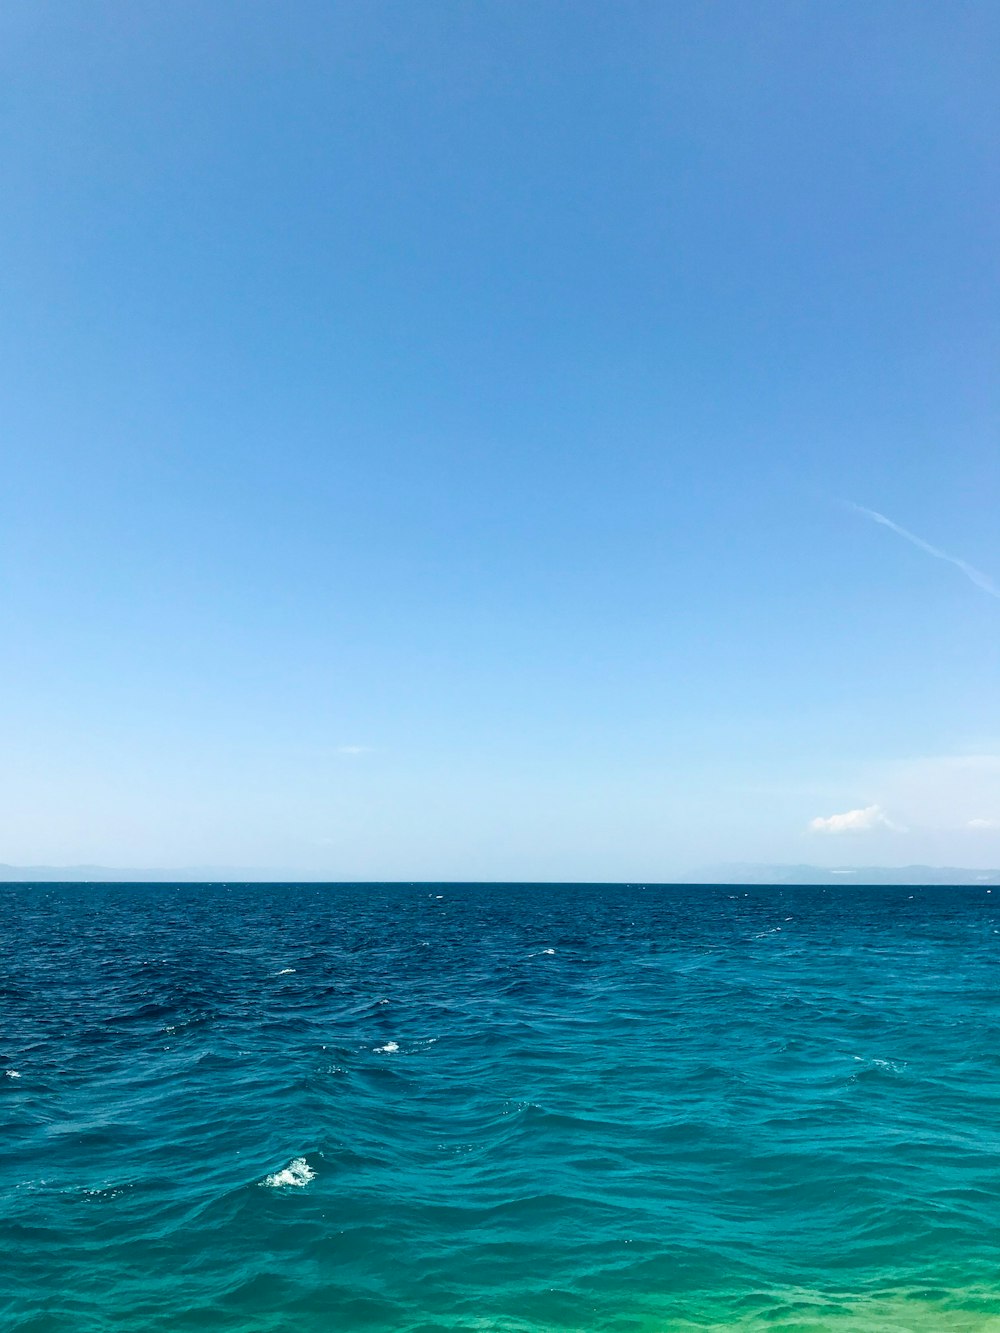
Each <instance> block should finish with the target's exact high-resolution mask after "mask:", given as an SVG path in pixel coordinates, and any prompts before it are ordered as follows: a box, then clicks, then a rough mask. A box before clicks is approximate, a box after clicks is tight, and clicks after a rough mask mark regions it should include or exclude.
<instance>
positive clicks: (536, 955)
mask: <svg viewBox="0 0 1000 1333" xmlns="http://www.w3.org/2000/svg"><path fill="white" fill-rule="evenodd" d="M543 953H555V949H536V950H535V952H534V953H529V954H528V957H529V958H539V957H540V956H541V955H542V954H543Z"/></svg>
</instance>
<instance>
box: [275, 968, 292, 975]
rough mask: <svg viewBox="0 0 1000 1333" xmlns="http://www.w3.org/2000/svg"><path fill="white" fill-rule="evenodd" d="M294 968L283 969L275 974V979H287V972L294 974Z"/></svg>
mask: <svg viewBox="0 0 1000 1333" xmlns="http://www.w3.org/2000/svg"><path fill="white" fill-rule="evenodd" d="M294 971H295V968H294V967H283V968H282V969H281V971H280V972H275V974H274V975H275V976H276V977H287V976H288V974H289V972H294Z"/></svg>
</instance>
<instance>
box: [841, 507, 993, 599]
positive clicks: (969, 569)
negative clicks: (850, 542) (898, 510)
mask: <svg viewBox="0 0 1000 1333" xmlns="http://www.w3.org/2000/svg"><path fill="white" fill-rule="evenodd" d="M851 508H852V509H853V510H854V511H855V513H857V514H864V515H865V517H866V518H870V519H871V520H872V522H874V523H881V524H882V526H883V527H884V528H889V529H890V531H892V532H895V533H896V534H897V535H898V536H900V537H905V538H906V540H907V541H908V542H912V543H913V545H914V546H919V547H920V549H921V551H926V552H927V554H928V555H932V556H933V557H934V559H935V560H947V562H948V564H949V565H954V566H955V567H956V569H960V570H961V571H962V573H963V574H964V575H965V577H966V578H967V579H969V580H970V581H971V582H972V583H974V584H975V585H976V587H977V588H982V590H983V592H988V593H989V595H990V596H991V597H1000V588H998V587H997V585H996V584H995V583H994V582H993V580H992V579H991V578H990V576H989V574H984V573H983V571H982V570H981V569H976V567H975V566H974V565H970V564H968V563H967V561H965V560H960V559H959V558H958V556H957V555H949V554H948V552H947V551H942V550H941V549H940V548H939V547H937V546H932V545H931V544H930V542H925V541H924V539H923V537H918V536H916V534H915V533H912V532H907V530H906V529H905V528H901V527H900V526H899V524H898V523H893V521H892V519H891V518H886V516H885V514H880V513H879V512H878V510H877V509H866V508H865V507H864V505H856V504H851Z"/></svg>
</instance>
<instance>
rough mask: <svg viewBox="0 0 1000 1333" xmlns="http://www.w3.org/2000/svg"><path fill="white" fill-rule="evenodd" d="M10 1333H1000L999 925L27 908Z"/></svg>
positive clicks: (965, 897)
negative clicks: (754, 1332) (714, 1332)
mask: <svg viewBox="0 0 1000 1333" xmlns="http://www.w3.org/2000/svg"><path fill="white" fill-rule="evenodd" d="M0 912H2V931H3V953H2V973H0V1070H2V1071H3V1073H2V1076H0V1118H2V1135H0V1238H2V1242H3V1249H2V1256H0V1269H2V1276H0V1320H2V1327H3V1328H4V1329H5V1330H24V1331H25V1333H27V1330H31V1331H32V1333H50V1331H51V1333H56V1331H57V1330H59V1331H60V1333H61V1331H62V1330H67V1331H68V1330H72V1331H73V1333H98V1330H101V1331H102V1333H103V1331H104V1330H112V1329H113V1330H129V1333H146V1331H147V1330H148V1331H149V1333H153V1330H188V1329H190V1330H240V1331H241V1333H243V1331H244V1330H246V1331H248V1333H249V1331H254V1333H256V1331H260V1333H264V1331H265V1330H266V1331H268V1333H271V1331H273V1330H285V1329H293V1330H301V1331H302V1333H313V1331H316V1333H318V1331H319V1330H331V1329H345V1330H353V1329H359V1330H362V1329H363V1330H394V1331H395V1330H424V1331H427V1333H429V1331H430V1330H439V1329H448V1330H456V1329H470V1330H472V1329H476V1330H487V1329H489V1330H590V1329H593V1330H641V1331H642V1333H651V1331H652V1330H693V1329H723V1328H725V1329H738V1330H751V1329H785V1330H807V1329H809V1330H820V1329H827V1328H829V1329H833V1330H845V1331H846V1330H850V1329H858V1330H861V1329H864V1330H880V1331H881V1330H905V1331H912V1330H961V1329H968V1330H976V1331H977V1333H979V1331H980V1330H985V1329H1000V1004H998V998H1000V895H998V894H996V893H993V894H991V893H988V892H987V891H986V890H985V889H975V888H953V889H941V888H913V889H899V888H879V889H857V888H850V889H846V888H845V889H844V890H834V889H825V888H787V887H784V888H753V889H745V888H733V887H691V888H687V887H677V886H671V887H656V886H649V887H643V886H625V885H620V886H606V885H602V886H588V885H576V886H574V885H560V886H545V885H518V886H501V885H493V886H476V885H453V884H448V885H436V886H435V885H426V884H425V885H368V886H335V885H331V886H316V885H305V886H295V885H266V886H261V885H225V886H223V885H190V884H188V885H145V886H143V885H77V886H74V885H51V884H48V885H36V886H5V887H3V888H2V889H0Z"/></svg>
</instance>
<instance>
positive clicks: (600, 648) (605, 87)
mask: <svg viewBox="0 0 1000 1333" xmlns="http://www.w3.org/2000/svg"><path fill="white" fill-rule="evenodd" d="M0 37H2V41H0V63H2V87H3V92H2V96H0V152H2V161H3V177H4V188H3V191H2V198H0V242H2V246H3V254H4V258H5V262H4V264H3V276H2V283H3V294H2V301H0V336H2V340H3V346H2V358H0V380H2V401H3V404H4V408H3V438H4V445H3V450H4V470H3V475H4V486H3V493H2V494H3V500H2V523H0V560H2V570H0V572H2V580H3V581H2V587H3V601H4V634H3V636H2V640H0V706H2V710H3V730H2V735H3V751H4V762H3V764H2V766H0V768H2V771H0V861H7V862H13V863H32V862H48V863H78V862H98V863H103V864H107V865H132V866H136V865H146V866H153V867H167V866H187V865H198V866H206V865H212V866H241V867H257V868H259V869H260V870H262V871H267V870H269V869H274V870H278V871H280V872H281V873H296V874H311V875H323V876H330V877H331V878H352V877H364V878H382V877H384V878H407V879H409V878H434V877H438V876H440V877H446V878H460V877H472V878H487V879H489V878H536V877H537V878H557V879H558V878H585V879H633V878H663V877H669V876H672V875H676V874H680V873H683V871H684V870H685V869H686V868H693V867H695V866H700V865H704V864H706V863H716V862H720V861H729V860H767V861H813V862H817V863H822V864H833V865H836V864H848V863H851V862H854V863H857V862H863V863H870V864H905V863H909V862H911V861H931V862H937V863H952V864H961V865H973V866H974V865H983V866H985V865H997V864H1000V695H998V690H997V683H998V667H1000V660H998V658H1000V654H998V629H1000V597H998V596H997V589H996V583H994V582H991V580H1000V525H998V523H997V501H998V498H1000V450H998V424H997V423H998V410H997V409H998V405H1000V402H998V399H1000V394H998V388H997V384H998V378H997V365H998V350H1000V338H998V323H1000V321H998V311H1000V282H998V262H997V256H998V254H1000V244H998V241H1000V236H998V227H997V205H998V203H1000V183H998V174H997V163H996V143H997V137H998V133H1000V86H998V84H997V80H996V77H995V75H996V61H997V53H998V49H1000V11H998V10H997V8H996V7H995V6H994V5H992V4H988V3H954V4H947V5H946V4H920V3H912V2H911V0H908V2H907V3H895V2H893V3H872V0H865V3H842V4H837V5H826V6H816V5H803V4H799V3H794V4H792V3H788V4H786V3H777V2H775V0H764V2H763V3H760V4H755V5H746V4H743V3H735V2H732V0H730V2H728V3H719V4H712V5H707V4H702V3H698V4H692V3H684V2H681V0H679V2H678V3H675V4H670V5H662V4H658V3H632V2H630V0H619V2H618V3H615V4H613V5H608V4H603V3H602V4H591V3H586V2H585V0H577V3H574V4H566V3H552V2H550V0H539V3H533V4H511V3H509V0H503V3H493V2H491V0H477V3H475V4H471V3H441V2H440V0H425V2H424V3H421V4H413V3H410V0H407V2H406V3H380V2H377V0H376V3H372V2H371V0H364V2H363V3H361V2H359V3H353V2H352V3H331V2H330V0H324V3H321V4H319V3H317V4H313V3H308V2H307V0H298V2H297V3H295V4H292V5H287V6H277V5H271V4H260V3H253V2H252V0H248V2H247V3H241V4H239V5H237V4H217V5H209V4H190V3H184V2H183V0H180V2H176V0H175V2H174V3H171V4H170V5H162V4H149V3H144V2H143V0H128V3H125V2H124V0H121V2H119V3H94V4H88V5H83V6H67V5H63V4H52V3H47V0H31V3H13V4H10V5H8V6H6V7H5V9H4V12H3V14H2V15H0ZM863 511H870V512H867V513H866V512H863ZM878 516H883V517H885V518H887V519H888V520H890V522H891V523H892V524H895V525H897V528H901V529H903V531H902V532H900V531H898V530H896V529H894V528H893V527H891V526H889V524H887V523H885V522H882V521H879V517H878ZM906 533H910V534H912V535H913V536H915V537H916V538H917V539H918V540H919V542H922V543H924V544H925V545H923V546H921V545H919V544H918V543H917V542H914V541H912V540H909V539H908V538H907V536H906V535H905V534H906ZM928 547H930V548H933V550H930V549H928ZM935 551H937V552H943V553H945V554H946V555H949V556H953V557H955V558H956V559H957V560H959V561H962V562H965V566H966V568H964V569H963V567H961V566H960V565H959V564H956V563H953V562H951V561H949V560H947V559H940V558H936V557H935V554H934V552H935ZM970 570H971V571H972V573H973V574H976V573H977V572H978V574H979V575H981V577H979V578H974V577H972V576H971V575H970V573H969V571H970ZM831 821H832V822H831Z"/></svg>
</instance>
